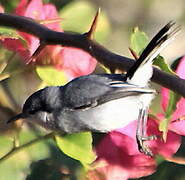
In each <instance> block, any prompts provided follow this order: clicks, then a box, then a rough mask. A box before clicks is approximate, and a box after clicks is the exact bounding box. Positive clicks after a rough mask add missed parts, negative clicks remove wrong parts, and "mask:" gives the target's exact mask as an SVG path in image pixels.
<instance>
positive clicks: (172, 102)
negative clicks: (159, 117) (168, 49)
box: [154, 56, 180, 141]
mask: <svg viewBox="0 0 185 180" xmlns="http://www.w3.org/2000/svg"><path fill="white" fill-rule="evenodd" d="M154 65H156V66H158V67H160V69H161V70H163V71H164V72H167V73H170V74H173V75H176V73H175V72H174V71H172V69H171V68H170V67H169V65H168V64H167V63H166V61H165V59H164V58H163V57H162V56H157V57H156V59H155V61H154ZM179 100H180V95H178V94H177V93H175V92H173V91H169V101H168V106H167V109H166V112H165V118H164V119H163V121H161V123H160V125H159V130H160V131H162V132H163V140H164V141H166V137H167V132H168V125H169V123H170V120H171V116H172V114H173V112H174V111H175V110H176V104H177V102H178V101H179Z"/></svg>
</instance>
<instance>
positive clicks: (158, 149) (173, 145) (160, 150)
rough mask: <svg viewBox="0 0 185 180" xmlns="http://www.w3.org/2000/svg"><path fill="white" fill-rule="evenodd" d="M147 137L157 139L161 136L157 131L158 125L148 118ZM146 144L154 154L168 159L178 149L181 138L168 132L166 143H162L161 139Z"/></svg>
mask: <svg viewBox="0 0 185 180" xmlns="http://www.w3.org/2000/svg"><path fill="white" fill-rule="evenodd" d="M148 135H157V136H158V137H161V136H162V134H161V132H160V131H159V130H158V124H157V123H156V122H155V120H153V119H152V118H149V120H148ZM147 144H148V145H149V147H150V148H151V149H152V152H153V153H154V154H160V155H162V156H164V157H170V156H172V155H173V154H174V153H176V152H177V150H178V149H179V147H180V144H181V136H179V135H178V134H176V133H174V132H172V131H170V130H169V131H168V134H167V140H166V142H163V140H162V139H161V138H158V139H157V140H154V141H148V143H147Z"/></svg>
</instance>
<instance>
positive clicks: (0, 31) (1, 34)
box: [0, 27, 27, 47]
mask: <svg viewBox="0 0 185 180" xmlns="http://www.w3.org/2000/svg"><path fill="white" fill-rule="evenodd" d="M4 38H10V39H19V40H20V41H21V42H22V43H23V45H24V46H25V47H27V43H26V40H25V39H24V38H23V37H22V36H20V35H19V34H18V33H17V31H16V30H14V29H10V28H7V27H0V39H4Z"/></svg>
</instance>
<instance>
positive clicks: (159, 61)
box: [153, 55, 176, 75]
mask: <svg viewBox="0 0 185 180" xmlns="http://www.w3.org/2000/svg"><path fill="white" fill-rule="evenodd" d="M153 64H154V65H156V66H158V67H160V69H161V70H163V71H165V72H167V73H170V74H174V75H176V73H175V72H174V71H173V70H172V69H171V68H170V66H169V65H168V64H167V62H166V61H165V59H164V58H163V57H162V56H160V55H159V56H157V57H156V58H155V61H154V63H153Z"/></svg>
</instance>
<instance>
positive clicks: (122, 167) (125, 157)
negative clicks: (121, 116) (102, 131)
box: [96, 119, 181, 180]
mask: <svg viewBox="0 0 185 180" xmlns="http://www.w3.org/2000/svg"><path fill="white" fill-rule="evenodd" d="M136 124H137V121H134V122H132V123H130V124H129V125H128V126H126V127H124V128H122V129H119V130H117V131H113V132H111V133H109V134H108V135H107V136H105V137H104V139H103V140H102V141H101V142H100V144H99V145H98V146H97V147H96V152H97V155H98V159H97V162H101V161H105V162H106V163H105V166H103V167H100V168H97V169H96V171H97V172H99V173H102V174H103V175H104V176H105V177H106V178H105V179H106V180H117V179H128V178H139V177H143V176H147V175H150V174H152V173H153V172H155V170H156V166H157V165H156V162H155V159H154V158H152V157H149V156H146V155H144V154H142V153H140V152H139V151H138V148H137V142H136V138H135V136H136V133H135V132H136ZM147 133H148V135H153V134H155V135H159V136H160V135H161V132H159V130H158V124H157V123H156V122H155V120H153V119H149V120H148V130H147ZM180 141H181V137H180V136H179V135H177V134H176V133H174V132H171V131H169V133H168V136H167V141H166V142H165V143H164V142H163V141H162V140H161V139H158V140H156V141H148V143H147V145H148V146H149V147H150V148H151V150H152V152H153V153H154V154H160V155H162V156H164V157H170V156H171V155H173V154H174V153H175V152H176V151H177V150H178V148H179V146H180Z"/></svg>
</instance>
